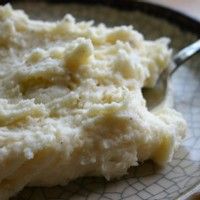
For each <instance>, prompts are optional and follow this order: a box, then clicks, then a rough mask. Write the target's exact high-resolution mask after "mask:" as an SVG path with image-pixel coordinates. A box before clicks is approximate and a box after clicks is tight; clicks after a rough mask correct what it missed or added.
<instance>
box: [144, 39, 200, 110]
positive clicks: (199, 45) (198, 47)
mask: <svg viewBox="0 0 200 200" xmlns="http://www.w3.org/2000/svg"><path fill="white" fill-rule="evenodd" d="M199 52H200V40H197V41H196V42H194V43H192V44H190V45H189V46H187V47H185V48H184V49H182V50H180V51H179V52H178V53H177V54H176V55H175V56H174V57H173V62H172V64H171V66H170V67H168V68H166V69H165V70H163V71H162V72H161V74H160V76H159V78H158V80H157V82H156V85H155V86H154V87H153V88H142V93H143V96H144V98H145V100H146V104H147V108H148V109H149V110H153V109H155V108H156V107H158V106H160V105H161V104H162V103H163V102H165V100H166V98H167V96H168V93H169V81H170V77H171V76H172V75H173V74H174V73H175V72H176V71H177V69H178V68H179V67H180V66H181V65H182V64H183V63H184V62H185V61H187V60H188V59H189V58H191V57H192V56H193V55H195V54H197V53H199ZM170 69H171V71H170Z"/></svg>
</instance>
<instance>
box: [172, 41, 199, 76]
mask: <svg viewBox="0 0 200 200" xmlns="http://www.w3.org/2000/svg"><path fill="white" fill-rule="evenodd" d="M198 52H200V40H197V41H196V42H194V43H192V44H191V45H189V46H187V47H185V48H183V49H182V50H180V51H179V52H178V53H177V54H176V55H175V56H174V59H173V60H174V63H175V68H174V69H172V71H171V72H170V75H172V74H173V73H174V72H175V71H176V70H177V69H178V68H179V67H180V66H181V64H183V63H184V62H185V61H186V60H188V59H189V58H190V57H192V56H193V55H195V54H196V53H198Z"/></svg>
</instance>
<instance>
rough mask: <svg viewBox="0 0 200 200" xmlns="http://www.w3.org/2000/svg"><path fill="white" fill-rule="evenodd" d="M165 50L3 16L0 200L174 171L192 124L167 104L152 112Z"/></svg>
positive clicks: (131, 36) (124, 32)
mask: <svg viewBox="0 0 200 200" xmlns="http://www.w3.org/2000/svg"><path fill="white" fill-rule="evenodd" d="M169 42H170V39H169V38H166V37H162V38H158V39H156V40H149V39H148V40H147V39H145V37H144V36H143V35H142V34H141V33H139V32H138V31H136V30H135V29H134V28H133V27H132V26H127V25H121V26H111V27H108V26H107V25H105V24H103V23H100V24H98V25H96V24H94V23H93V21H84V20H81V21H77V20H76V19H75V18H74V17H73V16H72V15H70V14H66V15H65V16H64V17H63V18H62V19H60V20H58V21H54V22H52V21H42V20H32V19H31V18H29V16H28V15H27V14H26V13H25V12H24V11H22V10H15V9H13V8H12V6H11V5H10V4H7V5H5V6H1V7H0V60H1V63H0V144H1V148H0V200H7V199H9V198H10V197H12V196H14V195H16V194H17V193H18V192H19V191H21V190H22V189H23V188H24V187H25V186H37V187H40V186H45V187H46V186H48V187H49V186H56V185H66V184H68V183H69V182H70V181H72V180H75V179H77V178H79V177H83V176H95V177H96V176H98V177H99V176H100V177H105V178H106V179H107V180H111V179H114V178H120V177H122V176H123V175H125V174H127V170H128V169H129V168H130V167H131V166H138V165H141V164H142V163H143V162H144V161H146V160H152V161H153V162H154V163H155V164H157V165H159V166H165V165H166V164H167V163H169V162H171V160H172V158H173V155H174V152H175V151H176V150H177V149H178V147H179V146H180V145H181V144H182V140H183V139H184V138H185V136H186V133H187V125H186V122H185V120H184V118H183V117H182V115H181V114H180V113H179V112H177V111H175V110H174V109H173V108H171V106H169V105H168V104H163V105H162V106H159V107H158V108H155V109H153V110H149V109H148V107H147V104H146V100H145V98H144V97H143V94H142V88H144V87H146V88H152V87H154V86H155V84H156V82H157V80H158V78H159V76H160V74H161V73H162V72H163V71H164V70H165V69H166V68H168V67H169V66H170V63H171V62H172V49H170V48H169V47H168V44H169Z"/></svg>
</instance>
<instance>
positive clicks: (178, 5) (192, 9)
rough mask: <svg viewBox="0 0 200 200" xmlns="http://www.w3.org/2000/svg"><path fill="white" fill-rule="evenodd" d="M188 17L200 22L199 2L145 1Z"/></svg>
mask: <svg viewBox="0 0 200 200" xmlns="http://www.w3.org/2000/svg"><path fill="white" fill-rule="evenodd" d="M146 1H149V2H153V3H156V4H160V5H163V6H166V7H170V8H172V9H174V10H177V11H179V12H182V13H184V14H186V15H189V16H190V17H192V18H195V19H197V20H198V21H200V0H146Z"/></svg>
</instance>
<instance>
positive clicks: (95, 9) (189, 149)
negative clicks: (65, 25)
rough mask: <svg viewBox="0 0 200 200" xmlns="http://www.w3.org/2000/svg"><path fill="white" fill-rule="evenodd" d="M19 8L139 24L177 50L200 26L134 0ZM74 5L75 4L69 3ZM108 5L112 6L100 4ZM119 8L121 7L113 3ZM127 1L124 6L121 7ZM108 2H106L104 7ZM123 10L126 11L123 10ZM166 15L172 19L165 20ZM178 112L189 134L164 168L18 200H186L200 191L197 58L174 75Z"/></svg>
mask: <svg viewBox="0 0 200 200" xmlns="http://www.w3.org/2000/svg"><path fill="white" fill-rule="evenodd" d="M67 2H68V3H61V4H60V3H59V4H57V3H30V2H28V1H26V2H23V3H16V1H15V3H14V4H13V6H14V8H20V9H24V10H25V11H26V12H27V13H28V14H29V15H30V16H31V17H32V18H34V19H44V20H47V19H48V20H56V19H60V18H62V17H63V16H64V14H65V13H71V14H72V15H74V16H75V17H76V18H77V19H78V20H82V19H83V20H90V19H94V20H95V23H100V22H103V23H105V24H107V25H108V26H113V25H122V24H126V25H130V24H131V25H133V26H134V27H135V29H136V30H138V31H140V32H142V33H143V34H144V35H145V37H146V38H148V39H155V38H158V37H161V36H167V37H169V38H171V41H172V42H171V46H172V47H173V48H174V51H177V50H179V49H181V48H182V47H184V46H186V45H187V44H189V43H192V42H194V41H195V40H197V38H198V35H199V32H198V27H199V24H198V22H196V21H194V20H192V19H190V18H187V17H185V16H183V15H181V14H179V13H176V12H174V11H171V10H168V9H165V8H162V7H159V6H155V5H151V4H146V3H140V2H133V1H127V0H126V1H124V3H123V2H122V1H118V2H117V3H115V2H114V0H113V1H107V3H106V1H93V3H92V4H89V3H88V2H90V3H91V2H92V1H82V2H87V4H83V3H77V1H76V3H72V2H71V1H67ZM69 2H70V3H69ZM102 2H104V4H106V5H100V3H102ZM114 3H115V5H116V6H117V7H116V8H114V7H111V5H114ZM120 3H121V4H120ZM102 4H103V3H102ZM119 7H120V9H119ZM162 17H165V18H166V17H167V20H166V19H163V18H162ZM172 86H173V88H174V90H173V92H174V97H175V108H176V109H177V110H178V111H180V112H181V113H182V114H183V115H184V117H185V119H186V120H187V123H188V129H189V130H188V136H187V137H186V139H185V140H184V143H183V145H182V146H181V147H180V148H179V149H178V151H177V152H176V153H175V155H174V158H173V160H172V162H171V163H169V164H167V165H166V166H165V167H163V168H159V167H158V166H156V165H155V164H154V163H152V162H151V161H147V162H145V163H143V164H141V165H140V166H138V167H132V168H130V169H129V170H128V174H127V175H126V176H124V177H122V178H120V179H117V180H112V181H110V182H108V181H106V180H105V179H104V178H102V177H98V178H95V177H89V178H80V179H77V180H75V181H72V182H70V183H69V184H68V185H66V186H56V187H52V188H30V187H29V188H28V187H27V188H25V189H24V190H23V191H22V192H20V193H19V194H18V195H17V196H16V197H14V198H12V200H68V199H73V200H80V199H81V200H86V199H87V200H95V199H100V200H112V199H114V200H125V199H126V200H144V199H148V200H156V199H159V200H162V199H163V200H168V199H169V200H171V199H176V198H179V199H186V198H187V197H188V196H189V195H190V194H191V193H192V192H194V191H198V190H200V187H199V186H200V185H199V184H200V58H199V57H198V56H195V57H194V58H193V59H192V60H190V61H189V62H187V63H186V64H185V65H184V66H182V67H181V68H180V69H179V70H178V71H177V72H176V73H175V74H174V75H173V77H172Z"/></svg>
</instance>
